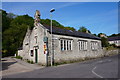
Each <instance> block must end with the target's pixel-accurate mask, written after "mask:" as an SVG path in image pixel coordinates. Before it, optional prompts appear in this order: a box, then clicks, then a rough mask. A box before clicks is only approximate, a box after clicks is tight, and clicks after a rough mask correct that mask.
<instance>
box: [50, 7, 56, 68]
mask: <svg viewBox="0 0 120 80" xmlns="http://www.w3.org/2000/svg"><path fill="white" fill-rule="evenodd" d="M54 11H55V9H54V8H52V9H51V10H50V18H51V66H52V65H53V52H52V51H53V50H52V49H53V48H52V44H53V43H52V12H54Z"/></svg>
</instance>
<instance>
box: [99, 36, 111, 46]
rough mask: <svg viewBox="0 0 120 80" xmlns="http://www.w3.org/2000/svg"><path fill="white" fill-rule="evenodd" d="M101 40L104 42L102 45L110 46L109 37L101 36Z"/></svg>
mask: <svg viewBox="0 0 120 80" xmlns="http://www.w3.org/2000/svg"><path fill="white" fill-rule="evenodd" d="M101 42H102V47H108V46H109V42H108V39H107V38H105V37H101Z"/></svg>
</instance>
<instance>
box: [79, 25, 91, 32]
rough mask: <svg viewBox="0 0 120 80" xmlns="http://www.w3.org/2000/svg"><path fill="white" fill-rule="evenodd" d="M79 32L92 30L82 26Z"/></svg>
mask: <svg viewBox="0 0 120 80" xmlns="http://www.w3.org/2000/svg"><path fill="white" fill-rule="evenodd" d="M78 31H79V32H85V33H91V32H90V30H87V28H85V27H84V26H82V27H80V28H79V29H78Z"/></svg>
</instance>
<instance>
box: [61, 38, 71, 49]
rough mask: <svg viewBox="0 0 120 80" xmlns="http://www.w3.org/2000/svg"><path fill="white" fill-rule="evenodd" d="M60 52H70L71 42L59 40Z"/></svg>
mask: <svg viewBox="0 0 120 80" xmlns="http://www.w3.org/2000/svg"><path fill="white" fill-rule="evenodd" d="M60 45H61V50H62V51H64V50H66V51H67V50H72V40H66V39H61V40H60Z"/></svg>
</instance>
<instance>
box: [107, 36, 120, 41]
mask: <svg viewBox="0 0 120 80" xmlns="http://www.w3.org/2000/svg"><path fill="white" fill-rule="evenodd" d="M108 40H109V41H115V40H120V36H115V37H109V38H108Z"/></svg>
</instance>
